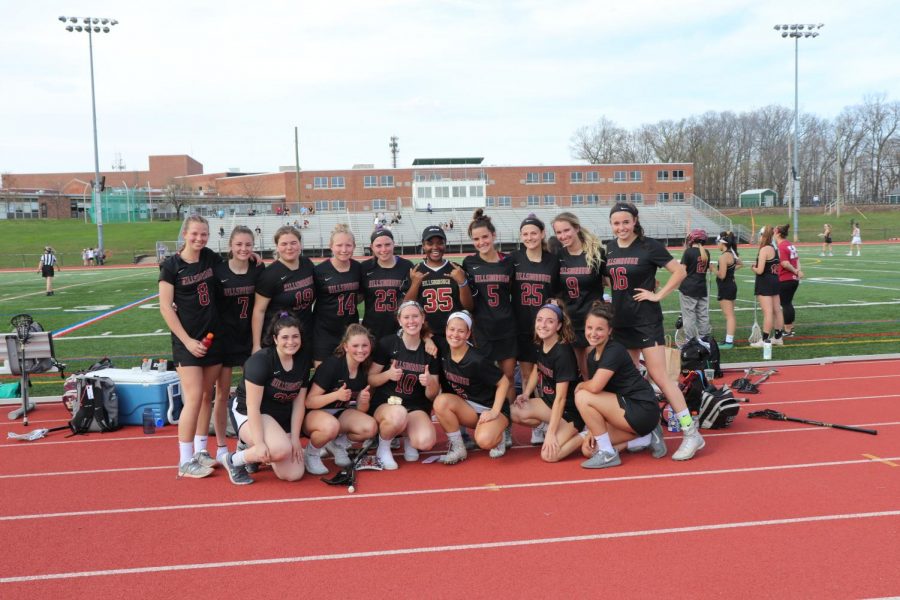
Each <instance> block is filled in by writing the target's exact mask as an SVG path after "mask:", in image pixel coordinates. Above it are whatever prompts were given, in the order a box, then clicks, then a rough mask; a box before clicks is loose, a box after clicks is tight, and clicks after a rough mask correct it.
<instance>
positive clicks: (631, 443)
mask: <svg viewBox="0 0 900 600" xmlns="http://www.w3.org/2000/svg"><path fill="white" fill-rule="evenodd" d="M651 437H653V434H652V433H648V434H647V435H643V436H641V437H639V438H634V439H633V440H628V449H629V450H630V449H632V448H644V447H646V446H649V445H650V441H651V440H650V438H651Z"/></svg>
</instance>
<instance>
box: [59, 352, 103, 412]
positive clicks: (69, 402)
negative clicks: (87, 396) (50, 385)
mask: <svg viewBox="0 0 900 600" xmlns="http://www.w3.org/2000/svg"><path fill="white" fill-rule="evenodd" d="M112 366H113V364H112V361H111V360H110V359H109V358H101V359H100V360H99V361H97V362H95V363H94V364H92V365H91V366H89V367H88V368H87V369H85V370H84V371H78V372H76V373H73V374H71V375H69V376H68V377H66V380H65V382H64V383H63V395H62V403H63V406H65V407H66V410H67V411H68V412H69V413H72V414H75V403H76V401H77V400H78V379H79V378H80V377H81V376H82V375H84V374H85V373H91V372H93V371H99V370H100V369H109V368H111V367H112Z"/></svg>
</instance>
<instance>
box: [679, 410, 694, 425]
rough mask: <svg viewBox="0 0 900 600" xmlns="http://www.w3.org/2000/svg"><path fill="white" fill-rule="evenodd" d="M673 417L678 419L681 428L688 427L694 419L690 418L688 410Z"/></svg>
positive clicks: (681, 411)
mask: <svg viewBox="0 0 900 600" xmlns="http://www.w3.org/2000/svg"><path fill="white" fill-rule="evenodd" d="M675 416H676V417H678V423H679V424H680V425H681V428H682V429H684V428H685V427H690V426H691V424H693V422H694V418H693V417H692V416H691V411H689V410H688V409H684V410H679V411H678V412H677V413H675Z"/></svg>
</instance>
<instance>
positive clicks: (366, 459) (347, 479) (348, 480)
mask: <svg viewBox="0 0 900 600" xmlns="http://www.w3.org/2000/svg"><path fill="white" fill-rule="evenodd" d="M373 445H375V438H372V439H369V440H366V441H365V442H363V444H362V446H361V447H360V448H359V450H348V451H347V453H348V454H350V455H351V459H350V466H349V467H347V468H345V469H341V470H340V471H339V472H338V473H337V475H335V476H334V477H332V478H331V479H327V478H325V477H322V481H324V482H325V483H327V484H328V485H346V486H347V493H348V494H352V493H354V492H356V472H357V471H381V470H382V469H383V467H382V465H381V461H380V460H378V457H376V456H368V454H369V449H370V448H371V447H372V446H373Z"/></svg>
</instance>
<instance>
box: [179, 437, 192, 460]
mask: <svg viewBox="0 0 900 600" xmlns="http://www.w3.org/2000/svg"><path fill="white" fill-rule="evenodd" d="M178 454H179V455H180V456H181V460H179V461H178V464H179V465H183V464H184V463H187V462H191V459H192V458H194V442H178Z"/></svg>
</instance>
